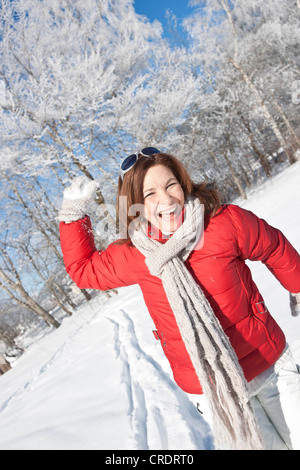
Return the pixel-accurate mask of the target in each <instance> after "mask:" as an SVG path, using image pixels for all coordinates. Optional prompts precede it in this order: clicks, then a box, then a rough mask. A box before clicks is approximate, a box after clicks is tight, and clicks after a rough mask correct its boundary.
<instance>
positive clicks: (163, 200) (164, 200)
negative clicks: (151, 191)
mask: <svg viewBox="0 0 300 470" xmlns="http://www.w3.org/2000/svg"><path fill="white" fill-rule="evenodd" d="M173 202H174V198H173V197H172V196H171V195H170V194H169V193H168V191H165V190H162V191H161V192H160V193H159V199H158V203H159V204H161V205H164V206H170V205H171V204H173Z"/></svg>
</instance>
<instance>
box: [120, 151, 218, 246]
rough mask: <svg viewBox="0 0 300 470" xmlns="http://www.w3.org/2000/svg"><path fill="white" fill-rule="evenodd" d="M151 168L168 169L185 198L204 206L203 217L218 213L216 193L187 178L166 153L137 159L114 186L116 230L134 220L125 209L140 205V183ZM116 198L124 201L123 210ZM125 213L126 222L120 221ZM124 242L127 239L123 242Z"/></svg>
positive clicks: (204, 185) (213, 189) (176, 160)
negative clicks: (197, 199)
mask: <svg viewBox="0 0 300 470" xmlns="http://www.w3.org/2000/svg"><path fill="white" fill-rule="evenodd" d="M155 165H164V166H166V167H167V168H169V169H170V170H171V171H172V173H173V174H174V176H175V177H176V179H177V180H178V182H179V183H180V185H181V187H182V189H183V192H184V196H185V198H187V197H188V196H191V195H192V196H196V197H198V198H199V200H200V202H201V203H202V204H204V209H205V216H208V217H213V216H214V215H215V213H216V212H217V210H218V209H219V207H220V205H221V202H220V197H219V193H218V191H217V189H215V188H214V187H211V186H210V185H208V184H207V183H206V182H204V183H200V184H196V183H194V182H193V181H192V179H191V178H190V176H189V174H188V172H187V171H186V169H185V168H184V166H183V164H182V163H181V162H180V161H179V160H178V159H177V158H175V157H173V156H172V155H169V154H166V153H157V154H155V155H152V156H151V157H144V156H141V155H140V156H139V159H138V160H137V162H136V163H135V164H134V166H133V167H132V169H130V170H129V171H128V172H127V173H125V175H124V179H123V180H122V178H121V177H119V185H118V206H117V227H118V228H119V226H120V223H122V224H124V225H123V226H126V227H127V228H128V226H129V224H130V223H131V222H132V221H133V220H134V219H135V218H136V217H137V215H134V216H131V215H129V208H130V207H131V206H133V205H134V204H143V203H144V198H143V183H144V178H145V175H146V173H147V171H148V170H149V168H151V167H153V166H155ZM120 196H126V198H127V210H126V211H122V210H120V205H119V204H120ZM125 212H126V217H127V220H121V217H122V214H123V213H125ZM127 239H128V238H127Z"/></svg>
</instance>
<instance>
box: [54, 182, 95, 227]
mask: <svg viewBox="0 0 300 470" xmlns="http://www.w3.org/2000/svg"><path fill="white" fill-rule="evenodd" d="M98 187H99V184H98V183H97V182H96V181H93V180H90V179H89V178H87V177H86V176H78V177H77V178H75V179H74V181H73V182H72V184H71V186H69V187H68V188H66V189H65V190H64V198H63V202H62V207H61V210H60V211H59V213H58V220H59V221H60V222H65V223H66V224H70V223H71V222H74V221H75V220H79V219H83V218H84V217H85V216H86V213H87V210H88V207H89V205H90V203H91V202H92V200H93V199H94V197H95V194H96V191H97V188H98Z"/></svg>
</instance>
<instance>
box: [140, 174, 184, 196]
mask: <svg viewBox="0 0 300 470" xmlns="http://www.w3.org/2000/svg"><path fill="white" fill-rule="evenodd" d="M173 180H175V181H177V178H176V177H175V176H172V178H170V179H168V181H167V182H166V186H168V184H169V183H170V182H171V181H173ZM154 190H155V188H147V189H144V191H143V194H145V193H147V192H148V191H154Z"/></svg>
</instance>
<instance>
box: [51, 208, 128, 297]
mask: <svg viewBox="0 0 300 470" xmlns="http://www.w3.org/2000/svg"><path fill="white" fill-rule="evenodd" d="M59 229H60V242H61V249H62V253H63V257H64V263H65V267H66V270H67V272H68V274H69V275H70V277H71V279H72V280H73V281H74V282H75V284H76V285H77V286H78V287H79V288H81V289H99V290H109V289H113V288H118V287H123V286H129V285H132V284H135V283H136V282H135V281H134V279H133V274H132V269H130V267H129V260H128V257H127V256H126V250H125V249H124V245H121V246H119V245H115V244H111V245H109V246H108V247H107V249H106V250H103V251H100V252H99V251H97V249H96V247H95V242H94V236H93V231H92V226H91V221H90V218H89V217H86V218H85V219H81V220H77V221H76V222H72V223H70V224H65V223H64V222H61V223H60V226H59ZM127 251H128V250H127Z"/></svg>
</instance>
